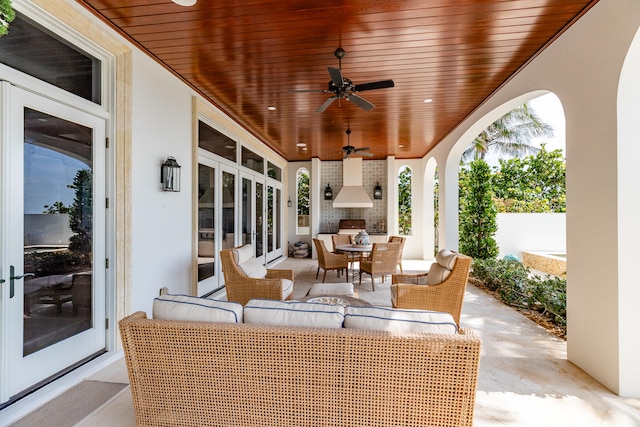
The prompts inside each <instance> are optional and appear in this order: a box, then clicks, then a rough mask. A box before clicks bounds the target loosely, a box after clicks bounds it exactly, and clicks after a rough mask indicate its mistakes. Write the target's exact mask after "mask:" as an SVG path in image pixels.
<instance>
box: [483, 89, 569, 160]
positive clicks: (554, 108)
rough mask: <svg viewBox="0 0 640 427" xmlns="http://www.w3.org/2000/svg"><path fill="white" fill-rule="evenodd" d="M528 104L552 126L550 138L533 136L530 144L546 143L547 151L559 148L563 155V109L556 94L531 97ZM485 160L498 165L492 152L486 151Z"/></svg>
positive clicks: (564, 135)
mask: <svg viewBox="0 0 640 427" xmlns="http://www.w3.org/2000/svg"><path fill="white" fill-rule="evenodd" d="M529 105H530V106H531V108H533V110H534V111H535V113H536V114H537V115H538V117H540V118H541V119H542V121H543V122H545V123H547V124H549V125H551V127H553V137H552V138H535V139H534V141H532V145H534V146H536V147H540V145H541V144H542V143H546V144H547V145H546V149H547V151H553V150H556V149H561V150H562V153H563V156H566V152H565V145H566V144H565V141H566V132H565V123H564V111H563V110H562V104H561V103H560V99H558V97H557V96H556V95H554V94H552V93H548V94H546V95H543V96H541V97H539V98H535V99H532V100H531V101H529ZM485 160H486V162H487V163H488V164H489V165H490V166H498V164H499V163H498V156H496V155H495V154H493V153H488V154H487V156H486V157H485Z"/></svg>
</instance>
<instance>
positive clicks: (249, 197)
mask: <svg viewBox="0 0 640 427" xmlns="http://www.w3.org/2000/svg"><path fill="white" fill-rule="evenodd" d="M253 193H254V190H253V180H252V179H251V178H245V177H243V178H242V214H241V215H242V243H241V244H242V245H251V244H253V234H254V232H255V231H254V222H255V221H254V220H253V218H254V214H255V211H254V210H253V206H254V203H253V199H254V197H253Z"/></svg>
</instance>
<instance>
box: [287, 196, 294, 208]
mask: <svg viewBox="0 0 640 427" xmlns="http://www.w3.org/2000/svg"><path fill="white" fill-rule="evenodd" d="M287 206H288V207H291V206H293V202H292V201H291V197H289V199H287Z"/></svg>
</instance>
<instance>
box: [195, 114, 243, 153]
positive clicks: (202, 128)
mask: <svg viewBox="0 0 640 427" xmlns="http://www.w3.org/2000/svg"><path fill="white" fill-rule="evenodd" d="M198 147H200V148H202V149H205V150H207V151H209V152H210V153H213V154H217V155H218V156H220V157H222V158H225V159H227V160H231V161H232V162H234V163H235V162H236V142H235V141H234V140H233V139H231V138H229V137H228V136H227V135H224V134H222V133H220V132H218V131H217V130H215V129H213V128H212V127H211V126H207V125H206V124H205V123H203V122H201V121H198Z"/></svg>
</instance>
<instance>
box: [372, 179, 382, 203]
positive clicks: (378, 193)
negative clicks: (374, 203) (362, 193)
mask: <svg viewBox="0 0 640 427" xmlns="http://www.w3.org/2000/svg"><path fill="white" fill-rule="evenodd" d="M373 198H374V199H376V200H382V187H380V183H379V182H376V186H375V188H374V189H373Z"/></svg>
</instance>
